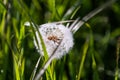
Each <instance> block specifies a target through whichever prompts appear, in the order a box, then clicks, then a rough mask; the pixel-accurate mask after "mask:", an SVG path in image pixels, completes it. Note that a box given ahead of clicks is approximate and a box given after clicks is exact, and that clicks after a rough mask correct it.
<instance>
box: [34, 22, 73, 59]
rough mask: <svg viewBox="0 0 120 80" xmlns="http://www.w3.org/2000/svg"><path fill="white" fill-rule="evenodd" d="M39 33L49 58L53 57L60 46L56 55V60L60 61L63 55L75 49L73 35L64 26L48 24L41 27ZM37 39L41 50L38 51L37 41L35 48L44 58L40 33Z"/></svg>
mask: <svg viewBox="0 0 120 80" xmlns="http://www.w3.org/2000/svg"><path fill="white" fill-rule="evenodd" d="M39 32H40V33H41V36H42V38H43V41H44V44H45V46H46V50H47V53H48V56H51V55H52V54H53V53H54V51H55V49H56V48H57V47H58V46H59V48H58V49H57V50H56V51H55V53H54V58H56V59H59V58H61V57H62V56H63V55H65V54H67V53H68V52H69V50H70V49H71V48H72V47H73V44H74V43H73V36H72V33H71V31H70V29H69V28H67V27H65V26H64V25H62V24H55V23H47V24H43V25H40V28H39ZM36 37H37V40H38V45H39V46H40V49H38V45H37V43H36V40H34V44H35V47H36V49H38V52H39V53H40V54H41V55H42V56H44V52H43V49H42V45H41V41H40V38H39V36H38V32H36Z"/></svg>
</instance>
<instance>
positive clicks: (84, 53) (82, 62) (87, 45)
mask: <svg viewBox="0 0 120 80" xmlns="http://www.w3.org/2000/svg"><path fill="white" fill-rule="evenodd" d="M88 47H89V39H88V38H87V39H86V42H85V44H84V46H83V55H82V59H81V62H80V67H79V73H78V77H77V80H80V78H81V73H82V70H83V66H84V62H85V58H86V55H87V50H88Z"/></svg>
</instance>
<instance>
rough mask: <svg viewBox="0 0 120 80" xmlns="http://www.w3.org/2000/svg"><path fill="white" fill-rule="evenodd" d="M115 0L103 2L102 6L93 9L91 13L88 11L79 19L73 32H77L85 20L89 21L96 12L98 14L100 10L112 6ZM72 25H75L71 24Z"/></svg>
mask: <svg viewBox="0 0 120 80" xmlns="http://www.w3.org/2000/svg"><path fill="white" fill-rule="evenodd" d="M115 1H116V0H111V1H108V2H106V3H105V4H103V5H102V6H100V7H98V8H96V9H95V10H93V11H91V12H90V13H88V14H87V15H86V16H84V17H83V18H82V19H81V20H80V21H78V23H77V24H76V25H75V26H74V28H72V30H71V31H72V32H73V33H75V32H76V31H77V30H78V29H79V28H80V27H81V26H82V25H83V24H84V23H85V22H87V21H88V20H89V19H91V18H92V17H93V16H95V15H96V14H98V13H99V12H101V11H102V10H104V9H105V8H107V7H108V6H110V5H111V4H113V3H114V2H115ZM70 27H73V26H70Z"/></svg>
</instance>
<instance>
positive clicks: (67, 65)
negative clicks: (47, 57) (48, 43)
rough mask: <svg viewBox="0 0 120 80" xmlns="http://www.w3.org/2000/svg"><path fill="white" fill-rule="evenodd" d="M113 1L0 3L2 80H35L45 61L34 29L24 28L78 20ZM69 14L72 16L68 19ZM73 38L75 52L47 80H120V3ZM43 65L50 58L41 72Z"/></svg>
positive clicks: (12, 0) (11, 0)
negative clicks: (34, 40)
mask: <svg viewBox="0 0 120 80" xmlns="http://www.w3.org/2000/svg"><path fill="white" fill-rule="evenodd" d="M107 1H109V0H0V80H30V77H31V74H32V71H33V69H34V68H35V65H36V63H37V60H38V58H39V56H40V55H39V53H38V52H37V50H36V49H35V46H34V44H33V36H34V32H33V31H32V28H30V27H26V26H24V23H25V22H26V21H31V20H32V21H33V22H34V23H36V24H38V25H41V24H44V23H47V22H55V21H62V20H70V19H72V20H74V19H76V18H78V17H80V18H82V17H83V16H85V15H86V14H88V13H89V12H91V11H92V10H94V9H96V8H97V7H99V6H100V5H103V4H104V3H105V2H107ZM68 10H71V11H72V12H71V13H70V14H67V12H68ZM65 25H66V24H65ZM73 36H74V43H75V44H74V47H73V49H72V50H71V51H70V53H69V54H67V55H66V56H64V57H62V58H61V59H60V60H54V61H53V62H52V64H51V67H50V70H51V73H47V72H46V73H45V74H44V75H43V78H42V79H43V80H78V78H80V79H81V80H120V70H119V67H120V59H119V55H120V0H117V1H116V2H115V3H114V4H112V5H111V6H109V7H107V8H106V9H104V10H103V11H102V12H100V13H99V14H97V15H96V16H94V17H92V18H91V19H90V20H89V21H88V22H86V23H85V25H83V26H82V27H81V28H80V29H79V30H78V31H77V32H76V33H75V34H74V35H73ZM43 62H44V58H42V59H41V62H40V64H39V68H40V67H41V66H42V64H43ZM38 70H39V69H38ZM51 74H52V76H53V77H50V78H49V75H51Z"/></svg>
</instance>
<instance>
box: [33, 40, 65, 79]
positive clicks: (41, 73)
mask: <svg viewBox="0 0 120 80" xmlns="http://www.w3.org/2000/svg"><path fill="white" fill-rule="evenodd" d="M62 41H63V40H61V41H60V44H59V45H58V46H57V47H56V49H55V50H54V51H53V53H52V55H51V56H50V57H49V59H48V60H47V62H46V63H45V65H44V66H43V67H42V69H41V70H40V71H39V73H38V74H37V76H36V77H35V80H39V79H40V78H41V76H42V75H43V74H44V72H45V70H46V69H47V67H48V66H49V65H50V63H51V62H52V60H53V59H54V55H55V53H56V51H57V50H58V49H59V47H60V45H61V44H62Z"/></svg>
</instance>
